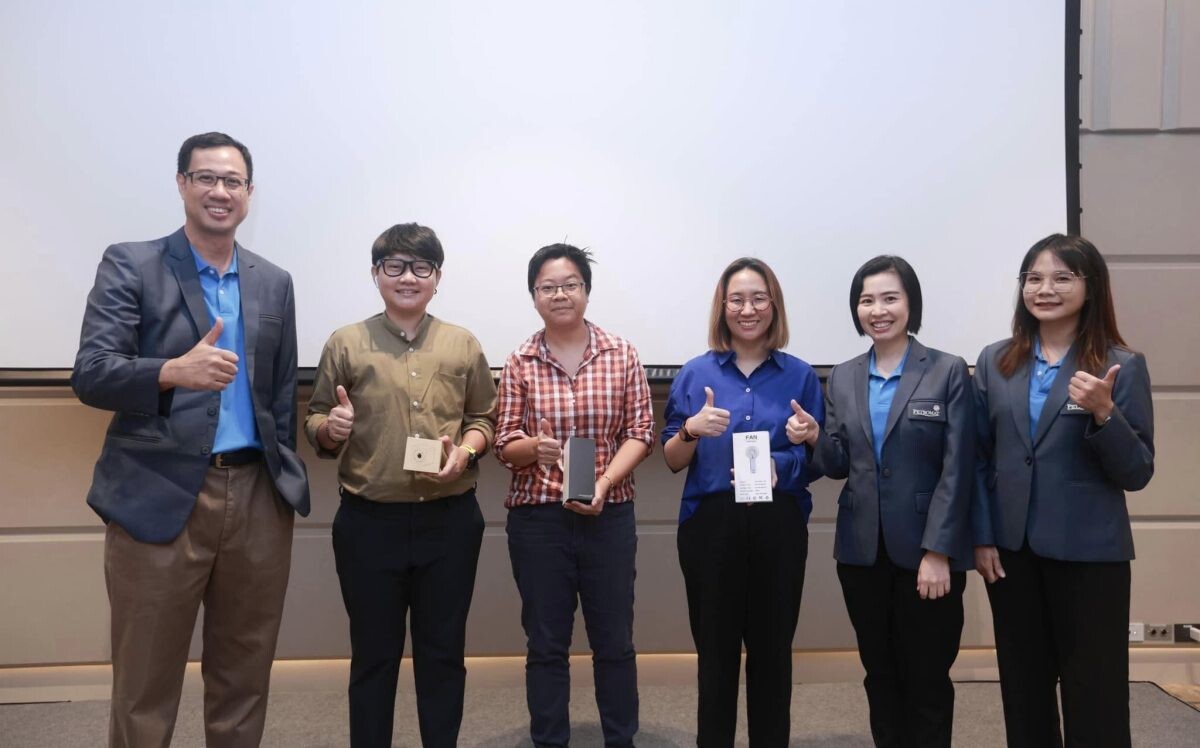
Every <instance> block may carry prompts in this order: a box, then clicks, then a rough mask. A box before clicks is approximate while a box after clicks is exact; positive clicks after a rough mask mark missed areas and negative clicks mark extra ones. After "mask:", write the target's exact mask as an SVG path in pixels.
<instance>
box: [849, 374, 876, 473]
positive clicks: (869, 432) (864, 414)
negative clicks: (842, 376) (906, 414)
mask: <svg viewBox="0 0 1200 748" xmlns="http://www.w3.org/2000/svg"><path fill="white" fill-rule="evenodd" d="M870 360H871V354H870V352H867V353H864V354H863V355H861V356H859V357H858V359H857V361H856V362H855V366H854V407H856V408H857V409H858V423H859V425H861V426H862V430H863V434H865V435H866V437H867V444H870V445H871V449H872V451H873V450H874V449H875V430H874V429H872V428H871V406H870V404H869V403H868V402H867V369H868V368H869V366H870Z"/></svg>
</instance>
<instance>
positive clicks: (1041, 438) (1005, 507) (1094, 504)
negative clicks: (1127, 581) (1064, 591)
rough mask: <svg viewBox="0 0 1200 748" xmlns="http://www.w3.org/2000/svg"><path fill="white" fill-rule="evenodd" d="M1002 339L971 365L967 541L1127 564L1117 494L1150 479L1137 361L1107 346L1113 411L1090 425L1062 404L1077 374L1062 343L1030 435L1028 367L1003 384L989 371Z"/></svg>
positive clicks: (1146, 393) (1148, 419)
mask: <svg viewBox="0 0 1200 748" xmlns="http://www.w3.org/2000/svg"><path fill="white" fill-rule="evenodd" d="M1008 343H1009V341H1008V340H1001V341H1000V342H997V343H993V344H991V345H989V346H988V347H987V348H984V349H983V352H982V353H980V354H979V363H978V364H976V366H975V400H976V413H977V417H978V427H977V428H978V446H979V454H978V459H977V460H976V465H977V478H976V486H977V487H976V498H975V505H974V508H973V509H972V512H971V525H972V533H973V535H974V541H975V545H998V546H1000V547H1002V548H1008V549H1009V550H1014V551H1015V550H1019V549H1020V548H1021V546H1022V544H1023V543H1024V542H1025V540H1026V539H1028V541H1029V547H1030V548H1031V549H1032V550H1033V552H1034V553H1036V554H1037V555H1039V556H1042V557H1045V558H1053V559H1060V560H1063V561H1128V560H1130V559H1132V558H1133V534H1132V532H1130V528H1129V510H1128V508H1127V507H1126V505H1125V492H1126V491H1137V490H1139V489H1141V488H1142V487H1144V486H1145V485H1146V484H1147V483H1149V482H1150V477H1151V476H1152V475H1153V474H1154V410H1153V407H1152V405H1151V402H1150V374H1149V372H1147V371H1146V359H1145V357H1143V356H1142V355H1141V354H1140V353H1133V352H1132V351H1128V350H1125V349H1123V348H1109V349H1108V360H1107V362H1106V363H1105V370H1107V369H1108V367H1111V366H1112V365H1113V364H1120V365H1121V370H1120V371H1119V372H1118V373H1117V380H1116V384H1115V385H1114V387H1113V402H1114V403H1115V404H1116V407H1115V408H1114V409H1113V413H1112V419H1111V420H1110V421H1108V423H1106V424H1104V426H1102V427H1097V426H1096V424H1095V421H1094V420H1093V419H1092V416H1091V413H1089V412H1087V411H1085V410H1083V409H1082V408H1080V407H1079V406H1078V405H1076V404H1075V403H1073V402H1071V401H1070V400H1068V399H1067V384H1068V383H1069V382H1070V380H1071V377H1072V376H1073V375H1074V374H1075V371H1076V369H1077V366H1076V363H1075V361H1076V355H1077V351H1076V348H1075V346H1072V347H1071V349H1070V350H1069V351H1067V354H1066V356H1064V357H1063V362H1062V368H1061V369H1059V373H1058V376H1057V377H1056V378H1055V380H1054V385H1053V387H1051V389H1050V394H1049V395H1048V396H1047V397H1046V404H1045V406H1044V407H1043V408H1042V414H1041V418H1039V419H1038V422H1037V429H1036V432H1035V434H1034V436H1033V438H1032V439H1031V438H1030V436H1029V370H1030V363H1029V362H1027V363H1026V364H1024V365H1023V366H1021V368H1019V369H1018V370H1017V371H1016V373H1015V374H1013V376H1012V377H1011V378H1009V379H1005V378H1004V376H1003V375H1002V374H1001V373H1000V371H999V369H997V368H996V362H997V360H998V359H999V357H1000V355H1001V354H1002V353H1003V352H1004V349H1005V347H1006V346H1007V345H1008ZM1103 373H1104V372H1099V374H1100V375H1103Z"/></svg>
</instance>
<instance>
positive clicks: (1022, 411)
mask: <svg viewBox="0 0 1200 748" xmlns="http://www.w3.org/2000/svg"><path fill="white" fill-rule="evenodd" d="M1032 368H1033V366H1032V365H1031V364H1030V362H1028V361H1027V362H1025V363H1023V364H1021V366H1020V368H1018V369H1017V370H1016V371H1015V372H1014V373H1013V375H1012V376H1011V377H1009V378H1008V379H1007V380H1005V382H1006V384H1007V386H1008V401H1009V403H1010V404H1011V407H1010V408H1009V410H1010V411H1011V412H1012V417H1013V422H1014V423H1015V424H1016V426H1017V434H1018V435H1020V437H1021V443H1022V444H1024V445H1025V449H1027V450H1029V451H1030V452H1032V451H1033V442H1032V440H1030V438H1029V376H1030V370H1031V369H1032Z"/></svg>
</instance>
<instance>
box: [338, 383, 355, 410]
mask: <svg viewBox="0 0 1200 748" xmlns="http://www.w3.org/2000/svg"><path fill="white" fill-rule="evenodd" d="M337 399H338V404H339V405H341V406H342V407H343V408H349V409H350V410H354V406H353V405H351V404H350V396H349V395H347V394H346V388H345V387H343V386H342V385H340V384H339V385H338V386H337Z"/></svg>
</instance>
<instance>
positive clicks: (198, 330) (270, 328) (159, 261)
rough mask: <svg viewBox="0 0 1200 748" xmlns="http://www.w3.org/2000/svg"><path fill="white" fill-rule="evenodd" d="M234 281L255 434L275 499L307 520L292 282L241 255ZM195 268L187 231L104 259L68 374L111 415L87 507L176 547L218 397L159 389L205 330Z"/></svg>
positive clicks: (82, 395)
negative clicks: (165, 368) (164, 373)
mask: <svg viewBox="0 0 1200 748" xmlns="http://www.w3.org/2000/svg"><path fill="white" fill-rule="evenodd" d="M237 251H238V273H239V277H238V283H239V286H240V289H241V298H242V325H243V330H244V337H245V345H246V357H245V359H244V360H242V361H240V362H238V366H245V367H246V369H247V372H248V374H249V378H250V390H251V397H252V398H253V401H254V417H255V422H256V424H257V426H258V434H259V437H260V438H261V439H262V443H263V450H264V452H265V457H266V463H267V467H268V469H269V471H270V474H271V476H272V478H273V479H274V482H275V488H276V489H277V490H278V491H279V495H280V496H281V497H282V498H283V499H284V501H286V502H287V503H288V504H289V505H291V506H292V507H293V508H295V509H296V511H298V512H299V513H300V514H301V515H307V514H308V510H309V496H308V478H307V475H306V473H305V469H304V463H302V462H301V461H300V458H299V457H298V456H297V455H296V451H295V450H296V410H295V408H296V310H295V300H294V296H293V292H292V279H291V276H289V275H288V274H287V273H286V272H285V271H283V270H282V269H280V268H278V267H276V266H275V265H272V264H271V263H270V262H267V261H266V260H264V259H263V258H261V257H259V256H258V255H256V254H254V253H252V252H251V251H250V250H248V249H246V248H245V247H242V246H238V250H237ZM209 328H210V325H209V321H208V312H207V310H206V309H205V306H204V294H203V291H202V290H201V288H200V277H199V275H198V273H197V272H196V263H195V260H194V259H193V257H192V253H191V250H190V249H189V248H188V242H187V237H186V236H185V235H184V233H183V229H180V230H178V231H176V232H175V233H174V234H171V235H170V236H168V237H165V238H163V239H158V240H156V241H151V242H135V243H128V244H114V245H113V246H111V247H109V248H108V249H107V250H106V251H105V252H104V257H103V259H102V260H101V261H100V267H99V269H98V270H97V271H96V283H95V285H94V286H93V287H92V291H91V294H89V295H88V301H87V309H86V311H85V312H84V317H83V331H82V333H81V334H80V340H79V353H78V354H77V355H76V357H75V369H74V371H72V373H71V386H72V387H73V388H74V390H75V394H76V395H77V396H78V397H79V399H80V400H82V401H83V402H84V403H86V404H87V405H91V406H92V407H95V408H102V409H104V410H112V411H115V414H114V415H113V418H112V422H111V423H110V424H109V427H108V433H107V435H106V436H105V439H104V447H103V450H102V451H101V453H100V458H99V459H98V460H97V462H96V468H95V471H94V473H93V476H92V487H91V490H90V491H89V492H88V499H87V500H88V504H89V505H90V506H91V507H92V509H94V510H95V511H96V513H97V514H99V515H100V517H101V518H102V519H104V521H105V522H110V521H113V522H116V523H117V524H118V525H120V526H121V527H122V528H124V529H125V530H126V531H127V532H128V533H129V534H130V535H132V536H133V537H134V538H136V539H138V540H140V541H143V542H150V543H165V542H169V541H171V540H173V539H174V538H175V537H176V536H178V535H179V533H180V532H181V531H182V530H183V526H184V523H186V522H187V518H188V516H189V515H190V514H191V513H192V507H193V506H194V505H195V503H196V497H197V495H198V494H199V493H200V487H201V485H202V483H203V481H204V474H205V472H206V471H207V469H208V462H209V457H210V452H211V450H212V442H213V438H214V437H215V435H216V426H217V414H218V412H219V410H220V404H221V395H220V393H219V392H202V391H197V390H187V389H183V388H175V389H172V390H168V391H166V392H161V393H160V392H159V391H158V372H159V369H161V368H162V365H163V363H165V362H166V360H167V359H169V358H174V357H177V356H181V355H183V354H184V353H187V352H188V351H189V350H190V349H191V348H192V347H194V346H195V345H196V343H197V342H199V340H200V338H201V337H203V336H204V335H205V334H206V333H207V332H208V331H209Z"/></svg>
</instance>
